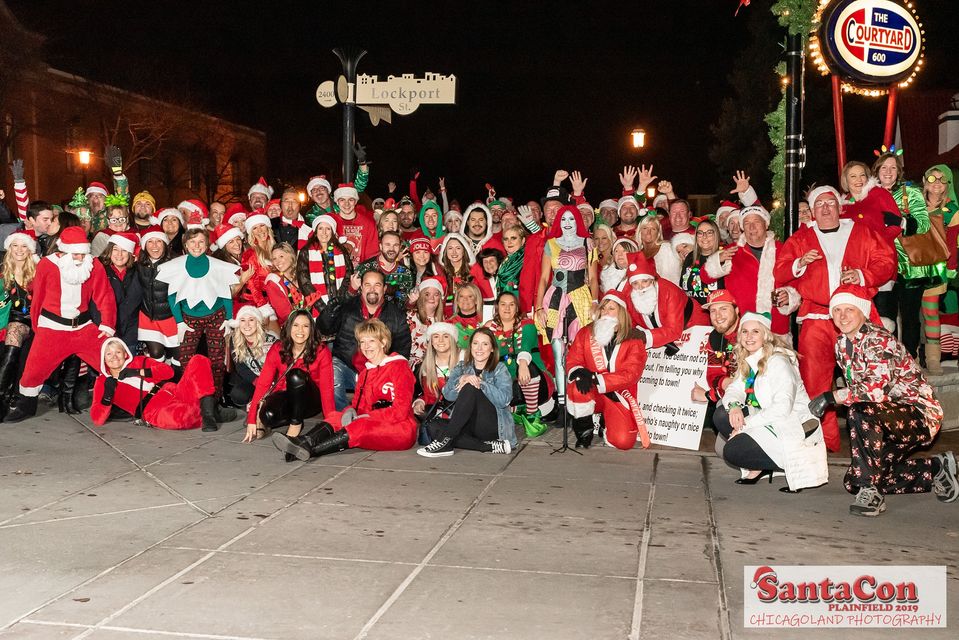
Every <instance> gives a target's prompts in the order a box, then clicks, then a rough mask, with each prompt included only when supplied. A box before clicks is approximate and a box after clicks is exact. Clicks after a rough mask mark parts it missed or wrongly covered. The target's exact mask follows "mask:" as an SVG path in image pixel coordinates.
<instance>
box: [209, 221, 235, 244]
mask: <svg viewBox="0 0 959 640" xmlns="http://www.w3.org/2000/svg"><path fill="white" fill-rule="evenodd" d="M236 238H240V239H241V240H242V239H243V232H242V231H240V230H239V229H237V228H236V227H234V226H233V225H232V224H226V223H221V224H220V226H218V227H217V228H216V229H214V230H213V232H212V233H210V244H211V245H213V246H214V247H216V248H217V249H222V248H223V247H225V246H226V245H227V243H228V242H230V241H231V240H235V239H236Z"/></svg>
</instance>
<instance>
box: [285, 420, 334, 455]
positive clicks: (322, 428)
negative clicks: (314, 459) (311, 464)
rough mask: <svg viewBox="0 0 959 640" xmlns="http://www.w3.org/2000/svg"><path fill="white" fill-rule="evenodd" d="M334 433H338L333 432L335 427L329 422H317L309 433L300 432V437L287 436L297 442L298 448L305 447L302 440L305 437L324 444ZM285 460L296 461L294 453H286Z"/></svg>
mask: <svg viewBox="0 0 959 640" xmlns="http://www.w3.org/2000/svg"><path fill="white" fill-rule="evenodd" d="M290 426H293V425H290ZM334 433H336V432H335V431H333V427H332V426H331V425H330V423H329V422H317V423H316V426H315V427H313V428H312V429H310V430H309V431H300V434H299V435H296V436H287V438H288V439H289V440H291V441H293V442H295V443H296V445H297V446H304V445H303V440H302V438H303V436H305V435H310V436H312V437H313V439H314V440H315V441H317V442H322V441H323V440H326V439H327V438H332V437H333V434H334ZM283 459H284V460H286V461H287V462H293V461H294V460H296V456H295V455H293V454H292V453H284V454H283Z"/></svg>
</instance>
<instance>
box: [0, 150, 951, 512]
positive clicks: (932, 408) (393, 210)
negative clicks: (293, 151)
mask: <svg viewBox="0 0 959 640" xmlns="http://www.w3.org/2000/svg"><path fill="white" fill-rule="evenodd" d="M356 152H357V160H358V163H359V168H358V170H357V173H356V175H355V176H352V178H353V181H352V182H344V183H340V184H338V185H337V186H336V187H335V188H334V186H333V184H331V182H330V180H329V179H328V178H327V177H326V176H316V177H313V178H311V179H310V180H309V182H308V184H307V185H306V194H307V196H308V200H307V203H306V205H304V204H303V203H301V199H300V193H299V191H298V190H297V189H295V188H293V187H288V188H285V189H283V190H282V191H281V192H280V193H279V194H278V195H279V196H280V197H279V198H274V195H277V194H276V193H275V191H274V188H273V187H272V186H270V185H269V184H267V181H266V180H265V179H263V178H260V180H259V181H258V182H257V183H256V184H254V185H252V186H251V187H250V189H249V192H248V194H247V198H246V201H244V202H234V203H220V202H212V203H206V202H203V201H201V200H199V199H189V200H185V201H183V202H180V203H179V204H177V205H176V206H175V207H158V206H157V202H156V199H155V198H154V196H153V195H152V194H150V193H149V192H147V191H141V192H139V193H136V194H135V195H133V196H132V197H131V189H130V188H129V183H128V180H127V178H126V176H125V175H124V173H123V160H122V156H121V153H120V150H119V149H118V148H116V147H108V148H107V149H106V152H105V159H106V164H107V165H108V167H109V169H110V170H111V172H112V182H113V185H112V187H113V188H112V189H108V188H107V186H106V185H105V184H104V183H102V182H93V183H91V184H90V185H89V186H88V187H87V188H86V189H83V188H80V189H77V191H76V193H75V194H73V196H72V198H71V199H70V200H65V201H63V202H62V203H61V204H51V203H50V202H49V201H45V200H39V199H32V198H31V195H34V194H30V193H29V181H28V179H27V177H26V176H25V173H24V168H23V163H22V162H21V161H14V162H13V164H12V166H11V170H12V173H13V179H14V200H15V206H14V208H13V212H11V211H10V210H8V209H6V208H5V206H4V207H2V208H0V222H2V224H0V238H2V239H3V249H4V252H5V254H4V258H3V269H2V274H0V276H2V297H3V300H2V301H0V305H2V307H0V329H2V343H3V345H2V350H0V396H2V403H0V412H2V417H3V420H4V422H7V423H16V422H20V421H23V420H26V419H29V418H31V417H32V416H34V415H36V413H37V410H38V399H39V398H40V397H41V396H45V397H47V398H50V399H53V398H56V402H57V406H58V409H59V411H61V412H66V413H70V414H73V413H79V412H81V411H87V410H89V412H90V417H91V419H92V421H93V422H94V424H97V425H102V424H104V423H106V422H107V421H110V420H121V419H126V420H134V421H137V422H140V423H143V424H147V425H150V426H153V427H156V428H161V429H191V428H202V429H203V430H204V431H215V430H217V429H218V428H219V426H220V425H221V424H223V423H224V422H230V421H232V420H234V419H236V418H237V415H238V414H239V415H241V416H245V418H244V419H245V425H246V432H245V437H244V440H245V441H247V442H252V441H255V440H258V439H262V438H266V437H272V440H273V443H274V444H275V445H276V447H277V448H278V449H279V450H280V451H281V452H282V453H283V454H284V456H285V457H286V459H287V460H288V461H290V460H294V459H299V460H309V459H310V458H313V457H317V456H321V455H327V454H331V453H334V452H337V451H342V450H344V449H347V448H354V447H359V448H364V449H372V450H402V449H409V448H411V447H413V446H414V445H415V444H416V443H417V441H419V443H420V444H421V445H422V446H421V448H419V449H417V453H419V454H420V455H423V456H426V457H443V456H449V455H453V453H454V451H455V449H457V448H459V449H471V450H477V451H484V452H492V453H500V454H509V453H511V451H513V450H514V449H515V447H516V446H517V444H518V442H517V433H520V434H521V436H526V437H536V436H538V435H540V434H542V433H543V432H545V431H546V430H547V429H548V428H549V426H550V425H555V424H557V421H558V420H565V419H567V418H568V424H569V425H570V427H571V429H572V432H573V434H574V437H575V443H576V446H577V447H584V448H588V447H589V446H591V444H592V443H593V440H594V438H596V437H599V438H601V439H602V440H603V441H604V442H605V443H606V444H608V445H610V446H613V447H616V448H619V449H631V448H633V447H634V446H635V444H636V442H637V440H639V441H640V443H641V445H642V446H643V447H647V446H649V444H650V438H649V432H648V429H647V427H646V421H645V418H644V416H643V412H642V409H641V405H642V403H643V398H642V396H641V394H640V393H639V391H638V387H637V384H638V381H639V378H640V376H641V374H642V371H643V368H644V366H645V363H646V359H647V353H648V351H649V350H652V349H663V350H664V351H665V354H666V355H674V354H675V353H676V352H677V351H678V349H679V347H678V343H679V342H680V341H681V338H682V336H683V333H684V332H685V331H686V330H687V329H688V328H690V327H693V326H697V325H699V326H711V332H710V333H709V336H708V339H707V343H706V345H705V346H704V348H705V350H706V351H707V353H708V366H707V369H706V375H705V376H704V377H703V378H702V379H701V380H699V381H697V383H696V386H695V387H694V390H693V393H692V401H696V402H702V403H706V404H707V405H708V409H707V423H708V425H709V426H711V427H712V428H714V429H715V430H716V432H717V452H718V453H719V454H720V455H721V456H722V458H723V459H724V460H725V461H726V462H728V463H729V464H730V465H732V466H734V467H735V468H737V469H740V470H741V471H740V477H739V479H738V480H737V481H738V482H739V483H741V484H754V483H756V482H757V481H759V480H760V479H762V478H766V477H768V478H769V480H770V481H772V478H773V476H774V475H784V476H785V478H786V486H785V487H783V489H784V490H786V491H792V492H796V491H802V490H804V489H806V488H811V487H816V486H820V485H822V484H823V483H825V482H826V481H827V479H828V474H827V467H826V452H827V450H829V451H837V450H838V449H839V447H840V442H841V438H840V426H839V422H838V420H837V409H839V408H841V409H842V412H843V413H844V414H846V423H847V425H848V429H849V440H850V447H851V457H852V464H851V466H850V468H849V470H848V472H847V474H846V476H845V479H844V484H845V487H846V489H847V490H848V491H849V492H850V493H852V494H854V495H855V496H856V497H855V501H854V502H853V504H852V505H851V507H850V511H851V512H852V513H854V514H857V515H865V516H875V515H878V514H880V513H882V512H883V511H884V510H885V508H886V505H885V500H884V497H883V496H884V495H886V494H890V493H912V492H934V493H935V494H936V496H937V497H938V498H939V500H941V501H944V502H953V501H955V500H956V499H957V498H959V478H957V469H956V460H955V457H954V455H953V454H952V453H951V452H946V453H941V454H937V455H935V456H929V457H915V456H914V455H913V454H914V452H915V450H916V449H918V448H920V447H925V446H927V445H929V444H930V443H931V442H932V440H933V439H934V438H935V437H936V434H937V432H938V431H939V429H940V427H941V425H942V422H943V413H942V407H941V405H940V403H939V402H938V400H937V399H936V397H935V394H934V393H933V389H932V387H931V386H930V384H929V382H928V380H927V378H926V375H927V374H930V373H931V374H939V373H941V372H942V369H941V362H942V360H943V358H948V357H955V356H957V355H959V354H957V351H959V343H957V342H956V341H955V339H954V338H950V337H948V335H947V336H943V334H942V327H943V325H944V324H945V325H949V326H956V325H959V322H957V321H956V320H955V318H953V317H952V316H955V315H956V314H957V309H956V306H957V305H956V288H955V287H956V257H957V242H959V240H957V233H959V216H957V215H956V212H957V209H959V202H957V199H956V195H955V189H954V185H953V177H952V172H951V171H950V170H949V168H948V167H946V166H944V165H937V166H934V167H931V168H930V169H929V170H927V171H926V172H925V173H924V174H923V176H922V184H921V185H914V184H912V183H910V182H908V181H906V180H905V178H904V167H903V159H902V155H901V152H897V151H894V150H893V151H888V152H884V153H882V154H880V155H879V157H878V159H877V160H876V161H875V162H874V163H873V164H872V165H871V166H870V165H867V164H865V163H862V162H850V163H849V164H847V165H846V166H845V167H843V169H842V180H841V183H840V185H839V188H836V187H833V186H818V187H815V188H812V189H811V190H810V191H809V193H808V197H807V198H806V201H805V202H803V203H802V206H801V207H800V212H799V213H800V221H801V224H800V228H799V229H798V230H796V231H795V232H793V233H791V234H790V235H789V237H788V239H786V240H785V241H782V240H781V239H779V238H777V236H776V234H775V233H774V232H773V231H772V230H771V229H770V223H771V214H770V212H769V210H767V209H766V208H765V207H764V206H763V205H762V204H761V203H760V202H759V199H758V197H757V194H756V191H755V190H754V189H753V188H752V187H751V186H750V183H749V178H748V176H746V175H745V174H744V173H742V172H739V173H737V175H736V176H734V178H733V189H732V190H731V191H730V194H731V197H735V198H736V200H727V201H724V202H722V204H721V205H720V206H719V207H718V209H717V210H716V211H715V212H713V211H705V212H704V211H699V212H694V211H693V207H692V206H691V204H690V202H689V201H687V200H685V199H683V198H682V197H680V196H679V195H678V194H677V193H676V191H675V190H674V187H673V185H672V184H671V183H670V182H669V181H668V180H659V179H658V178H657V176H655V175H653V167H652V166H650V167H648V168H647V167H645V166H643V167H639V168H637V167H624V169H623V171H622V173H621V174H620V175H619V178H620V182H621V184H622V191H621V193H619V194H618V195H617V196H616V197H614V198H608V199H603V200H601V201H599V203H598V206H594V205H593V204H590V202H589V201H588V199H587V194H586V183H587V178H585V177H584V176H582V175H581V174H580V173H579V172H577V171H573V172H572V173H569V172H567V171H565V170H559V171H556V173H555V175H554V176H553V181H552V184H551V185H549V186H548V187H547V189H545V195H543V196H542V197H541V198H536V199H531V200H529V201H527V202H522V201H519V200H515V199H512V198H505V197H497V195H496V193H495V191H494V190H493V189H492V188H489V187H488V197H486V198H485V199H483V200H482V201H477V202H471V203H465V202H464V203H460V202H458V201H456V200H455V199H452V198H450V197H449V196H448V194H447V188H446V184H445V181H444V180H443V179H442V178H441V179H440V181H439V187H438V190H437V192H434V191H432V190H431V189H430V188H426V189H425V190H424V191H423V192H422V195H421V194H420V189H421V185H420V184H418V174H414V175H413V176H412V177H411V180H410V182H409V188H408V190H407V193H405V194H403V193H401V192H400V191H399V190H398V189H397V185H396V184H394V183H392V182H391V183H390V184H389V191H388V193H384V194H382V195H383V196H385V197H375V198H374V197H371V194H369V193H367V187H368V185H369V163H368V162H367V159H366V153H365V150H364V149H363V148H362V147H357V149H356ZM44 195H48V196H53V195H56V196H60V195H62V194H44ZM2 203H3V198H2V194H0V206H2ZM464 205H465V206H464ZM697 213H698V214H700V215H696V214H697ZM937 232H941V233H942V234H944V235H945V237H946V240H947V245H948V252H947V255H934V256H933V257H931V258H930V257H929V254H930V252H929V251H928V247H927V245H926V244H924V242H923V241H924V240H925V239H927V238H926V237H927V236H929V235H931V234H933V233H937ZM797 327H798V329H797ZM949 335H951V334H949ZM794 347H795V348H794ZM919 363H921V364H922V366H920V364H919ZM923 367H924V369H923ZM837 372H838V374H839V375H836V373H837ZM563 412H565V414H566V415H563ZM597 417H599V419H598V420H597ZM312 418H317V421H316V422H315V424H313V425H308V424H307V420H310V419H312Z"/></svg>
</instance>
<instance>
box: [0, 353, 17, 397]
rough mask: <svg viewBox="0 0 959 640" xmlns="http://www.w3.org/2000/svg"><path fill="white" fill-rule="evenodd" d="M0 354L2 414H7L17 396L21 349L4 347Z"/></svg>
mask: <svg viewBox="0 0 959 640" xmlns="http://www.w3.org/2000/svg"><path fill="white" fill-rule="evenodd" d="M2 349H3V351H2V353H0V412H3V413H6V411H7V408H8V407H9V406H10V404H11V403H12V402H13V400H14V399H15V398H16V396H17V392H16V390H15V388H14V384H15V382H16V379H17V368H18V367H19V366H20V347H14V346H10V345H3V347H2Z"/></svg>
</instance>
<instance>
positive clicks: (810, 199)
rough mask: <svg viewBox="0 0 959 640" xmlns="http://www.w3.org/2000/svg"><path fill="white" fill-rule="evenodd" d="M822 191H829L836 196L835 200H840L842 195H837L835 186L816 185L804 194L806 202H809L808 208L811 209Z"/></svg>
mask: <svg viewBox="0 0 959 640" xmlns="http://www.w3.org/2000/svg"><path fill="white" fill-rule="evenodd" d="M824 193H831V194H833V195H834V196H835V197H836V202H842V197H841V196H840V195H839V191H837V190H836V187H830V186H829V185H828V184H827V185H823V186H821V187H816V188H815V189H813V190H812V191H810V192H809V194H808V195H807V196H806V202H807V203H808V204H809V208H810V209H812V208H813V205H814V204H815V203H816V198H818V197H819V196H821V195H822V194H824Z"/></svg>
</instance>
